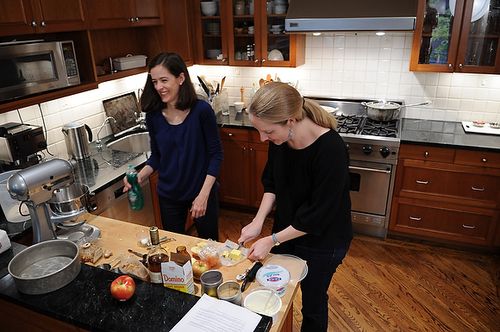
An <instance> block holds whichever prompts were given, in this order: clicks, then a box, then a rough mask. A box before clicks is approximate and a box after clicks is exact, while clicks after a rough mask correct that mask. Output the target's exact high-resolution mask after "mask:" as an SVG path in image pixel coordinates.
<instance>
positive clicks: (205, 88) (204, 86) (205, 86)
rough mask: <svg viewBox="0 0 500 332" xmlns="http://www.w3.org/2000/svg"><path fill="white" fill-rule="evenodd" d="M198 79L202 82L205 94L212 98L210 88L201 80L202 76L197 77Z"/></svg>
mask: <svg viewBox="0 0 500 332" xmlns="http://www.w3.org/2000/svg"><path fill="white" fill-rule="evenodd" d="M196 77H198V81H199V82H200V84H201V87H202V89H203V91H205V93H206V94H207V96H208V97H210V91H209V90H208V87H207V85H206V84H205V82H203V80H202V79H201V77H200V76H196Z"/></svg>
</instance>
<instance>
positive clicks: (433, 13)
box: [410, 0, 464, 72]
mask: <svg viewBox="0 0 500 332" xmlns="http://www.w3.org/2000/svg"><path fill="white" fill-rule="evenodd" d="M463 5H464V0H456V1H455V0H437V1H435V0H420V1H419V3H418V10H417V22H416V27H415V32H414V35H413V47H412V53H411V59H410V70H412V71H435V72H453V71H454V70H455V69H456V68H455V58H456V55H457V48H458V42H459V35H460V25H461V21H462V16H463V15H462V14H463Z"/></svg>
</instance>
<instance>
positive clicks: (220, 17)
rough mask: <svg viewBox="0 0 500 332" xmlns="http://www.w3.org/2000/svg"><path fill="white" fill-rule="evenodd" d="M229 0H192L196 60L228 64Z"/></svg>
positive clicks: (204, 62) (206, 62)
mask: <svg viewBox="0 0 500 332" xmlns="http://www.w3.org/2000/svg"><path fill="white" fill-rule="evenodd" d="M228 1H230V0H219V1H200V0H195V1H194V8H193V9H194V17H195V18H197V19H198V21H197V22H196V23H197V24H195V40H196V55H197V56H196V62H197V63H200V64H215V65H228V64H229V63H228V61H227V59H228V49H227V39H228V36H227V29H226V28H225V26H227V24H228V23H227V16H226V12H225V8H226V3H227V2H228Z"/></svg>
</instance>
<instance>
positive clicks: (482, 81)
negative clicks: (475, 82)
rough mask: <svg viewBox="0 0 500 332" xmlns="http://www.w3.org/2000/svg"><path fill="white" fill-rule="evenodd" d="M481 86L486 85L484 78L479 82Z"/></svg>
mask: <svg viewBox="0 0 500 332" xmlns="http://www.w3.org/2000/svg"><path fill="white" fill-rule="evenodd" d="M480 85H481V87H485V86H486V79H484V78H483V79H482V80H481V83H480Z"/></svg>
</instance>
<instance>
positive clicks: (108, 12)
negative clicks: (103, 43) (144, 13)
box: [87, 0, 135, 29]
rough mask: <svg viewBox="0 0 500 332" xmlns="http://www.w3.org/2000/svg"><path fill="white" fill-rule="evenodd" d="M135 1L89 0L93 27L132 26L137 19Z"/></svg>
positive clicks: (89, 12) (88, 6)
mask: <svg viewBox="0 0 500 332" xmlns="http://www.w3.org/2000/svg"><path fill="white" fill-rule="evenodd" d="M133 6H134V3H133V2H131V1H130V0H87V11H88V17H89V20H90V28H91V29H111V28H121V27H128V26H130V25H131V24H132V23H133V21H134V20H135V16H134V13H133V12H134V9H135V8H133Z"/></svg>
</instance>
